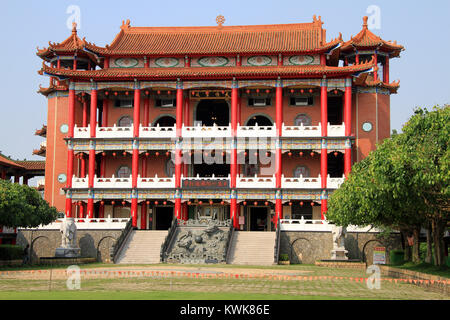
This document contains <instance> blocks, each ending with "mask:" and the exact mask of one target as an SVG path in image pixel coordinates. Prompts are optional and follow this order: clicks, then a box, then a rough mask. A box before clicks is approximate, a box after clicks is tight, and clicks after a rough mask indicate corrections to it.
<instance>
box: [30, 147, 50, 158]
mask: <svg viewBox="0 0 450 320" xmlns="http://www.w3.org/2000/svg"><path fill="white" fill-rule="evenodd" d="M46 152H47V148H46V147H44V146H41V148H40V149H35V150H33V154H34V155H36V156H41V157H45V155H46Z"/></svg>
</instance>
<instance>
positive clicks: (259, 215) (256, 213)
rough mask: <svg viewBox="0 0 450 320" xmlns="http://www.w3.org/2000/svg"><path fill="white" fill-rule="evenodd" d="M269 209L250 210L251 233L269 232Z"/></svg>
mask: <svg viewBox="0 0 450 320" xmlns="http://www.w3.org/2000/svg"><path fill="white" fill-rule="evenodd" d="M267 210H268V209H267V207H251V208H250V231H267Z"/></svg>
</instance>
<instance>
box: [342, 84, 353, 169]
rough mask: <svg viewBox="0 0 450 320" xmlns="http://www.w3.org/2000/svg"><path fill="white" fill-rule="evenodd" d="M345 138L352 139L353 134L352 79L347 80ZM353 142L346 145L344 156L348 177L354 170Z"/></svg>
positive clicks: (348, 141)
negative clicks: (352, 169)
mask: <svg viewBox="0 0 450 320" xmlns="http://www.w3.org/2000/svg"><path fill="white" fill-rule="evenodd" d="M344 108H345V136H346V137H350V136H351V134H352V78H347V79H345V95H344ZM351 147H352V146H351V141H350V139H348V140H347V141H346V143H345V154H344V174H345V176H346V177H348V175H349V174H350V171H351V168H352V149H351Z"/></svg>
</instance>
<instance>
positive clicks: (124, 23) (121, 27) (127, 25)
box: [120, 19, 131, 30]
mask: <svg viewBox="0 0 450 320" xmlns="http://www.w3.org/2000/svg"><path fill="white" fill-rule="evenodd" d="M130 27H131V22H130V19H127V21H126V22H125V20H122V25H121V26H120V29H122V30H125V29H128V28H130Z"/></svg>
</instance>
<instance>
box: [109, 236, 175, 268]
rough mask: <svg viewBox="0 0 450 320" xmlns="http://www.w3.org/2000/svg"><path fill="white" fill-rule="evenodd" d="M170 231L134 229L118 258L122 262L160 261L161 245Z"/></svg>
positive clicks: (153, 262)
mask: <svg viewBox="0 0 450 320" xmlns="http://www.w3.org/2000/svg"><path fill="white" fill-rule="evenodd" d="M167 233H168V231H167V230H166V231H155V230H133V231H131V234H130V235H129V237H128V239H127V240H126V243H125V244H124V245H123V247H122V250H121V252H120V254H119V258H118V259H117V263H120V264H155V263H160V253H161V245H162V244H163V242H164V240H165V238H166V236H167Z"/></svg>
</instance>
